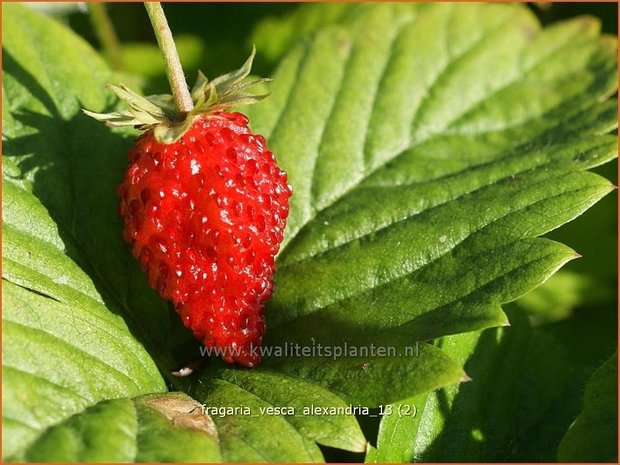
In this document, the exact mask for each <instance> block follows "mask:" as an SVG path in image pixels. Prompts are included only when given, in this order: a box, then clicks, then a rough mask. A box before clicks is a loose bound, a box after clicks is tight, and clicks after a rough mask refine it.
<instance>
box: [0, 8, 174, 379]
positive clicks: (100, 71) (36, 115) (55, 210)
mask: <svg viewBox="0 0 620 465" xmlns="http://www.w3.org/2000/svg"><path fill="white" fill-rule="evenodd" d="M3 11H5V12H6V14H5V15H3V18H4V23H3V24H5V26H6V27H4V29H3V38H4V39H5V40H3V48H2V53H3V63H4V69H3V70H4V79H3V89H4V93H3V103H4V107H5V108H7V109H8V112H6V113H3V138H4V139H5V141H4V142H3V159H4V160H10V161H11V162H12V163H13V164H14V165H15V166H16V169H17V172H18V174H16V175H15V176H13V177H12V178H11V177H10V176H9V178H10V179H14V180H15V179H16V180H17V182H21V183H26V184H27V185H28V186H30V187H29V188H28V189H30V190H31V192H32V194H34V196H35V197H36V198H37V199H38V200H39V201H40V203H41V204H42V205H43V206H44V207H45V209H46V210H47V211H48V212H49V216H50V217H51V219H52V220H53V222H54V223H55V224H56V228H57V230H58V235H59V236H60V240H61V241H62V243H65V244H70V247H69V246H67V247H68V252H67V255H68V256H69V257H70V258H71V259H72V260H73V261H75V262H76V264H77V265H78V266H79V267H81V268H82V269H83V270H84V271H85V272H86V273H87V274H88V275H89V277H90V279H91V280H92V283H93V285H94V287H95V288H96V289H97V292H98V293H99V295H100V296H101V297H102V299H103V300H104V301H105V305H106V306H107V307H108V308H109V309H110V310H111V311H113V312H114V313H117V314H120V315H122V316H123V318H124V319H125V321H126V322H127V324H128V326H129V327H130V329H131V331H132V333H133V334H134V336H135V337H137V338H138V339H139V340H140V342H141V343H142V344H143V345H145V346H146V348H147V350H148V351H149V353H150V354H151V356H152V357H153V358H155V360H156V363H157V364H158V366H159V368H160V369H162V371H164V372H169V371H170V369H172V367H173V365H174V362H173V360H172V358H171V356H170V354H169V352H168V350H169V349H168V347H167V346H168V344H169V341H170V335H171V334H172V333H174V331H175V330H176V328H178V327H179V326H182V325H181V324H180V322H179V321H178V319H176V318H175V319H170V316H169V310H168V307H167V304H166V303H165V302H164V301H162V300H161V299H160V298H159V296H158V295H157V294H156V293H155V292H154V291H152V290H151V289H149V288H148V285H147V283H146V280H145V278H144V274H143V273H142V271H141V270H140V269H139V267H138V266H137V264H136V262H135V260H133V259H132V258H131V255H130V254H129V249H128V247H127V245H126V244H125V243H124V242H123V240H122V237H121V235H120V233H119V231H121V230H122V224H121V220H120V217H119V215H118V201H117V196H116V194H115V189H116V185H117V184H118V183H119V182H120V179H121V178H122V173H123V170H124V168H125V167H126V164H127V161H126V158H125V157H126V155H125V154H126V153H127V151H128V149H129V146H130V143H131V139H130V138H129V137H128V136H129V134H128V133H127V131H125V132H119V131H115V132H111V131H110V130H109V129H108V128H106V127H104V126H103V125H101V124H100V123H98V122H96V121H94V120H91V118H89V117H87V116H86V115H84V114H82V112H81V108H82V107H85V108H90V109H93V110H102V111H106V112H107V111H109V110H111V109H114V107H113V106H112V99H111V96H110V95H108V91H106V89H105V88H104V86H105V85H106V84H107V83H108V82H110V81H113V76H112V75H111V73H110V71H109V70H108V68H107V67H106V66H105V64H104V62H103V60H102V59H101V58H100V57H99V56H98V55H97V54H96V53H95V52H94V51H93V50H92V49H91V48H90V47H89V46H88V45H87V44H86V43H85V42H83V41H82V40H81V39H79V38H78V37H76V36H75V35H74V34H73V33H71V32H70V31H68V30H67V29H65V28H64V27H63V26H61V25H60V24H58V23H56V21H54V20H51V19H49V18H44V17H41V16H39V15H37V14H36V13H34V12H32V11H30V10H28V9H26V8H22V7H20V6H19V5H3ZM7 18H10V20H8V19H7ZM107 99H109V100H107ZM17 208H18V209H19V208H22V207H17ZM23 208H25V207H23ZM21 214H22V215H23V212H21Z"/></svg>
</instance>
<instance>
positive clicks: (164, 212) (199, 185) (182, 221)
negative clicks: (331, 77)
mask: <svg viewBox="0 0 620 465" xmlns="http://www.w3.org/2000/svg"><path fill="white" fill-rule="evenodd" d="M251 60H252V57H250V59H249V60H248V62H246V64H245V65H244V67H243V68H241V70H240V71H238V72H235V73H230V74H229V75H226V76H224V77H222V78H218V79H216V80H215V81H213V82H212V83H208V82H207V80H206V78H204V76H202V75H200V76H199V79H198V83H197V85H196V86H195V87H194V91H193V92H192V95H193V96H194V99H195V101H196V103H195V108H194V110H193V111H192V112H190V114H189V115H187V116H186V118H185V119H182V118H179V119H180V121H179V122H173V121H170V119H169V118H168V114H169V113H170V109H169V108H165V107H164V108H163V109H162V108H161V107H159V106H158V104H161V103H164V104H165V103H166V101H167V100H166V99H162V97H161V96H157V97H154V98H144V97H139V96H137V95H136V94H134V93H132V92H131V91H129V90H128V89H127V88H125V87H121V88H117V87H113V89H114V90H115V91H116V92H117V94H118V95H119V96H120V97H121V98H123V99H124V100H126V101H127V102H128V103H129V105H130V107H131V110H129V112H122V113H114V114H109V115H95V114H92V113H90V112H88V114H90V115H91V116H95V117H97V118H98V119H101V120H104V121H106V122H107V123H108V124H111V125H126V124H128V121H129V122H130V123H131V124H132V125H135V124H139V125H141V126H143V127H144V128H145V129H147V131H146V132H145V133H144V134H143V135H142V136H141V137H140V138H139V139H138V140H137V141H136V143H135V144H134V146H133V148H132V149H131V151H130V153H129V162H130V165H129V168H128V170H127V172H126V175H125V178H124V180H123V182H122V183H121V185H120V186H119V187H118V194H119V196H120V199H121V204H120V213H121V215H122V217H123V219H124V224H125V230H124V237H125V240H126V241H127V242H129V243H130V244H131V247H132V253H133V255H134V257H136V258H137V259H138V260H139V261H140V265H141V267H142V269H143V270H144V271H145V272H146V273H147V275H148V282H149V284H150V285H151V286H152V287H153V288H155V289H157V290H158V292H159V294H160V295H161V296H162V297H163V298H164V299H168V300H171V301H172V302H173V304H174V307H175V309H176V311H177V312H178V313H179V314H180V315H181V318H182V320H183V323H184V324H185V326H186V327H188V328H190V329H191V330H192V331H193V333H194V335H195V336H196V337H197V338H198V339H200V340H201V341H202V342H203V343H204V344H205V345H206V346H208V347H214V348H218V349H220V350H221V351H222V352H224V351H225V353H224V354H223V355H222V357H223V358H224V360H226V361H227V362H238V363H240V364H242V365H245V366H248V367H252V366H255V365H257V364H258V363H259V362H260V353H259V348H260V344H261V342H262V336H263V333H264V331H265V321H264V318H263V305H264V303H265V301H266V300H267V299H268V298H269V296H270V295H271V292H272V290H273V281H272V277H273V274H274V271H275V262H274V257H275V255H276V253H277V252H278V249H279V247H280V243H281V242H282V235H283V231H284V227H285V224H286V217H287V216H288V200H289V197H290V195H291V188H290V186H289V185H288V184H287V182H286V173H285V172H284V171H282V170H281V169H279V168H278V166H277V164H276V160H275V157H274V155H273V154H272V153H271V152H270V151H269V149H268V148H267V145H266V142H265V139H264V138H263V137H262V136H260V135H254V134H252V133H251V132H250V130H249V128H248V119H247V118H246V117H245V116H244V115H243V114H241V113H228V112H226V111H223V110H222V109H223V108H225V107H227V106H231V105H233V104H238V103H240V102H243V103H249V101H250V100H253V99H254V100H255V99H256V97H253V96H250V95H247V94H245V95H239V93H238V90H239V88H240V87H242V88H243V87H247V86H248V85H247V84H246V85H242V84H239V82H240V81H241V79H243V77H245V76H246V75H247V73H248V72H249V66H250V65H251ZM255 82H256V81H255ZM252 84H253V83H252ZM259 98H260V97H259ZM140 112H146V116H145V115H142V114H141V113H140ZM149 117H153V118H154V119H156V120H157V122H156V123H151V124H149V123H146V124H144V123H143V122H142V120H141V118H144V119H145V120H147V121H148V118H149ZM222 352H220V353H222Z"/></svg>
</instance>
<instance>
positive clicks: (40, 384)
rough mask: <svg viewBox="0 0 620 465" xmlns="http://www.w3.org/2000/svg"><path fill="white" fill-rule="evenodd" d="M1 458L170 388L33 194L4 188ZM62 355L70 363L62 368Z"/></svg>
mask: <svg viewBox="0 0 620 465" xmlns="http://www.w3.org/2000/svg"><path fill="white" fill-rule="evenodd" d="M2 213H3V215H2V217H3V218H2V219H3V224H2V241H3V249H2V250H3V255H2V265H3V266H2V268H3V278H4V279H3V281H2V292H3V309H4V310H3V314H2V321H3V324H2V328H3V346H2V347H3V358H2V372H3V382H2V390H3V395H4V399H5V401H6V403H5V404H4V408H3V411H2V422H3V431H4V433H5V438H10V440H9V441H7V440H5V441H4V442H3V456H4V457H6V456H10V455H12V454H14V453H15V452H17V451H18V450H20V449H21V448H23V447H24V446H26V445H27V444H28V443H30V442H31V441H32V440H34V439H35V438H36V437H37V435H38V434H40V433H41V432H42V431H43V430H44V429H45V428H47V427H48V426H50V425H53V424H56V423H57V422H59V421H62V420H64V419H65V418H67V417H68V416H70V415H72V414H74V413H77V412H80V411H81V410H83V409H84V408H86V407H88V406H89V405H92V404H94V403H95V402H97V401H100V400H103V399H110V398H116V397H125V396H135V395H139V394H144V393H149V392H158V391H162V390H164V389H165V386H164V383H163V380H162V379H161V377H160V375H159V372H158V370H157V367H156V366H155V364H154V363H153V361H152V359H151V358H150V357H149V355H148V354H147V353H146V351H145V350H144V348H143V347H142V346H141V345H140V344H139V343H138V342H137V341H136V340H135V339H134V338H133V336H132V335H131V333H130V332H129V331H128V329H127V326H126V325H125V323H124V322H123V321H122V319H121V318H119V317H118V316H116V315H114V314H112V313H110V312H109V310H108V309H107V308H106V306H105V304H104V302H103V301H102V299H101V296H100V295H99V294H98V292H97V290H96V289H95V287H94V286H93V284H92V281H91V280H90V278H89V277H88V276H87V275H86V274H85V273H84V272H83V271H82V270H81V269H80V268H79V267H78V266H77V265H76V264H75V262H73V261H72V260H71V259H70V258H69V256H68V255H67V252H68V250H67V249H66V248H65V245H64V244H63V242H62V240H61V238H60V236H59V235H58V231H57V230H56V226H55V224H54V223H53V222H52V220H51V219H50V218H49V216H48V215H47V212H46V211H45V209H44V207H43V206H42V205H41V204H40V203H39V202H38V201H37V199H36V198H35V197H34V196H32V194H30V193H29V192H27V191H25V190H23V189H20V188H19V187H17V186H16V185H14V184H12V183H10V182H6V183H4V184H3V199H2ZM58 361H62V364H59V363H58Z"/></svg>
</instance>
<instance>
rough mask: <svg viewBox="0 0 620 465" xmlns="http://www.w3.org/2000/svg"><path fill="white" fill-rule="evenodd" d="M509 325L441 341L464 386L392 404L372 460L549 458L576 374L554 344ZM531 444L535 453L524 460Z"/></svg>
mask: <svg viewBox="0 0 620 465" xmlns="http://www.w3.org/2000/svg"><path fill="white" fill-rule="evenodd" d="M511 322H512V326H511V327H508V328H499V329H489V330H486V331H483V332H478V333H468V334H462V335H457V336H449V337H446V338H443V339H442V340H441V342H440V344H439V345H440V346H441V348H442V349H443V350H444V351H445V352H447V354H448V355H450V356H452V357H453V358H454V359H456V360H457V361H459V362H461V363H463V364H464V366H465V369H466V370H467V373H468V374H469V375H470V376H471V377H472V378H473V379H472V381H470V382H468V383H464V384H461V385H459V386H450V387H446V388H443V389H441V390H439V391H437V392H436V393H430V394H424V395H420V396H416V397H413V398H410V399H407V400H405V401H403V402H400V403H398V404H395V405H393V407H392V408H393V412H392V413H391V414H390V415H386V416H384V417H383V419H382V421H381V425H380V428H379V435H378V439H377V450H376V451H375V453H374V455H373V460H374V461H375V462H379V463H381V462H412V461H416V462H417V461H423V462H453V461H458V460H461V461H472V462H488V461H499V462H504V461H532V460H548V461H552V460H553V454H554V453H555V448H556V445H557V443H558V441H559V439H560V437H561V434H562V433H563V430H564V429H565V428H566V426H567V425H568V424H569V423H570V421H571V415H574V414H575V412H574V407H573V408H572V409H571V406H574V403H571V402H570V400H571V399H572V398H574V397H575V395H576V394H577V393H578V391H579V384H578V383H575V379H576V378H578V373H576V372H575V370H574V368H573V366H572V365H571V362H570V359H569V357H568V354H567V353H566V351H565V350H564V348H563V346H562V345H561V344H559V343H558V341H557V340H555V339H554V338H552V337H549V335H547V334H545V333H544V332H543V331H538V330H532V329H531V328H530V327H529V325H528V323H527V320H526V319H525V317H524V316H523V315H522V314H520V313H511ZM558 405H561V406H562V407H564V409H563V410H558V408H557V406H558ZM532 444H535V446H534V449H535V451H536V455H534V456H528V455H526V454H527V453H529V451H528V448H529V447H530V446H531V445H532Z"/></svg>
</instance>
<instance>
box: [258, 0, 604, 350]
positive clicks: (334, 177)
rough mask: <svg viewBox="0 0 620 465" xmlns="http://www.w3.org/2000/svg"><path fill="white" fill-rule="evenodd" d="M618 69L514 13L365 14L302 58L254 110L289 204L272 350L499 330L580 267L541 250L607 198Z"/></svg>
mask: <svg viewBox="0 0 620 465" xmlns="http://www.w3.org/2000/svg"><path fill="white" fill-rule="evenodd" d="M472 31H475V32H472ZM615 62H616V52H615V41H614V40H613V39H611V38H609V37H604V38H601V37H600V36H599V34H598V25H597V24H596V23H595V22H593V21H592V20H590V19H585V18H580V19H577V20H574V21H570V22H566V23H562V24H559V25H557V26H554V27H552V28H548V29H546V30H541V29H540V27H539V25H538V24H537V22H536V21H535V19H534V18H533V17H532V16H531V14H530V13H529V12H528V11H527V9H524V8H523V7H521V6H518V5H513V6H509V5H456V4H425V5H415V6H411V5H359V7H358V8H357V9H356V14H353V13H350V14H349V15H348V16H347V19H346V21H345V22H344V23H343V24H339V25H338V26H333V27H328V28H324V29H321V30H319V31H317V32H316V33H315V34H314V35H312V36H311V37H310V38H308V39H307V40H305V41H303V42H301V43H299V44H298V45H297V46H296V47H295V48H294V49H293V50H292V51H291V52H290V53H289V54H288V55H287V56H286V57H285V58H284V60H283V61H282V64H281V65H280V67H279V68H278V70H277V71H276V73H275V75H274V84H273V87H272V91H273V94H272V97H271V98H270V99H268V100H267V101H266V102H265V103H262V104H260V105H256V106H255V107H254V108H249V109H248V110H247V112H248V113H249V115H250V117H251V121H252V124H253V127H254V129H255V130H256V131H257V132H260V133H263V134H264V135H266V137H267V139H268V140H269V142H270V146H271V147H272V149H273V150H274V152H275V153H276V154H277V156H278V160H279V161H280V163H281V164H282V166H283V167H284V169H285V170H286V171H287V172H288V174H289V180H290V182H291V184H292V185H293V186H294V191H295V192H294V195H293V198H292V205H291V214H290V217H289V222H288V226H287V231H286V235H285V244H284V247H283V250H282V251H281V253H280V256H279V271H278V274H277V276H276V280H277V284H278V288H277V291H276V293H275V294H274V296H273V298H272V300H271V301H270V303H269V307H268V312H267V315H268V321H269V323H270V331H269V333H268V336H267V339H268V341H267V343H268V344H269V343H272V344H281V343H282V342H283V341H295V342H308V341H310V340H314V341H320V342H324V343H338V342H339V343H342V342H343V341H348V342H356V343H368V342H371V341H373V340H374V339H375V338H377V337H378V336H379V337H381V338H383V337H385V338H387V339H389V338H395V339H396V340H400V341H401V342H408V343H411V342H413V341H416V340H425V339H429V338H433V337H439V336H443V335H446V334H454V333H459V332H464V331H472V330H478V329H483V328H486V327H490V326H497V325H501V324H504V323H505V316H504V315H503V313H502V311H501V308H500V305H501V304H502V303H504V302H508V301H511V300H514V299H516V298H517V297H519V296H520V295H522V294H525V293H526V292H527V291H529V290H531V289H532V288H534V287H536V286H538V285H539V284H541V283H542V282H543V281H544V280H545V279H547V278H548V277H549V276H550V275H551V274H553V273H554V272H555V271H556V270H557V269H558V268H559V267H560V266H562V265H563V264H564V263H566V262H567V261H568V260H570V259H571V258H574V257H575V256H576V255H575V254H574V253H573V252H572V251H570V250H569V249H567V248H566V247H564V246H562V245H560V244H557V243H554V242H551V241H548V240H543V239H536V236H538V235H541V234H545V233H546V232H548V231H550V230H552V229H554V228H557V227H558V226H559V225H561V224H563V223H565V222H567V221H569V220H570V219H572V218H574V217H575V216H577V215H579V214H580V213H582V212H583V211H584V210H586V209H587V208H588V207H589V206H590V205H592V204H593V203H594V202H596V201H597V200H598V199H600V198H601V197H602V196H604V195H605V194H606V193H608V192H609V191H610V190H611V189H612V188H613V186H612V185H611V184H610V183H609V182H608V181H606V180H604V179H602V178H600V177H598V176H596V175H593V174H591V173H587V172H585V170H586V169H588V168H591V167H593V166H596V165H599V164H601V163H604V162H606V161H608V160H609V159H611V158H613V157H614V156H615V154H616V138H615V137H613V136H606V135H604V134H605V133H606V132H608V131H609V130H610V129H611V128H613V127H614V126H615V124H616V123H615V121H616V102H615V101H608V102H605V103H600V102H602V101H603V102H604V101H605V99H606V98H607V97H609V96H610V95H611V94H613V92H614V89H615V85H616V73H615ZM325 76H329V78H328V79H325ZM523 102H528V104H527V105H523ZM386 251H389V253H388V252H386Z"/></svg>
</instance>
